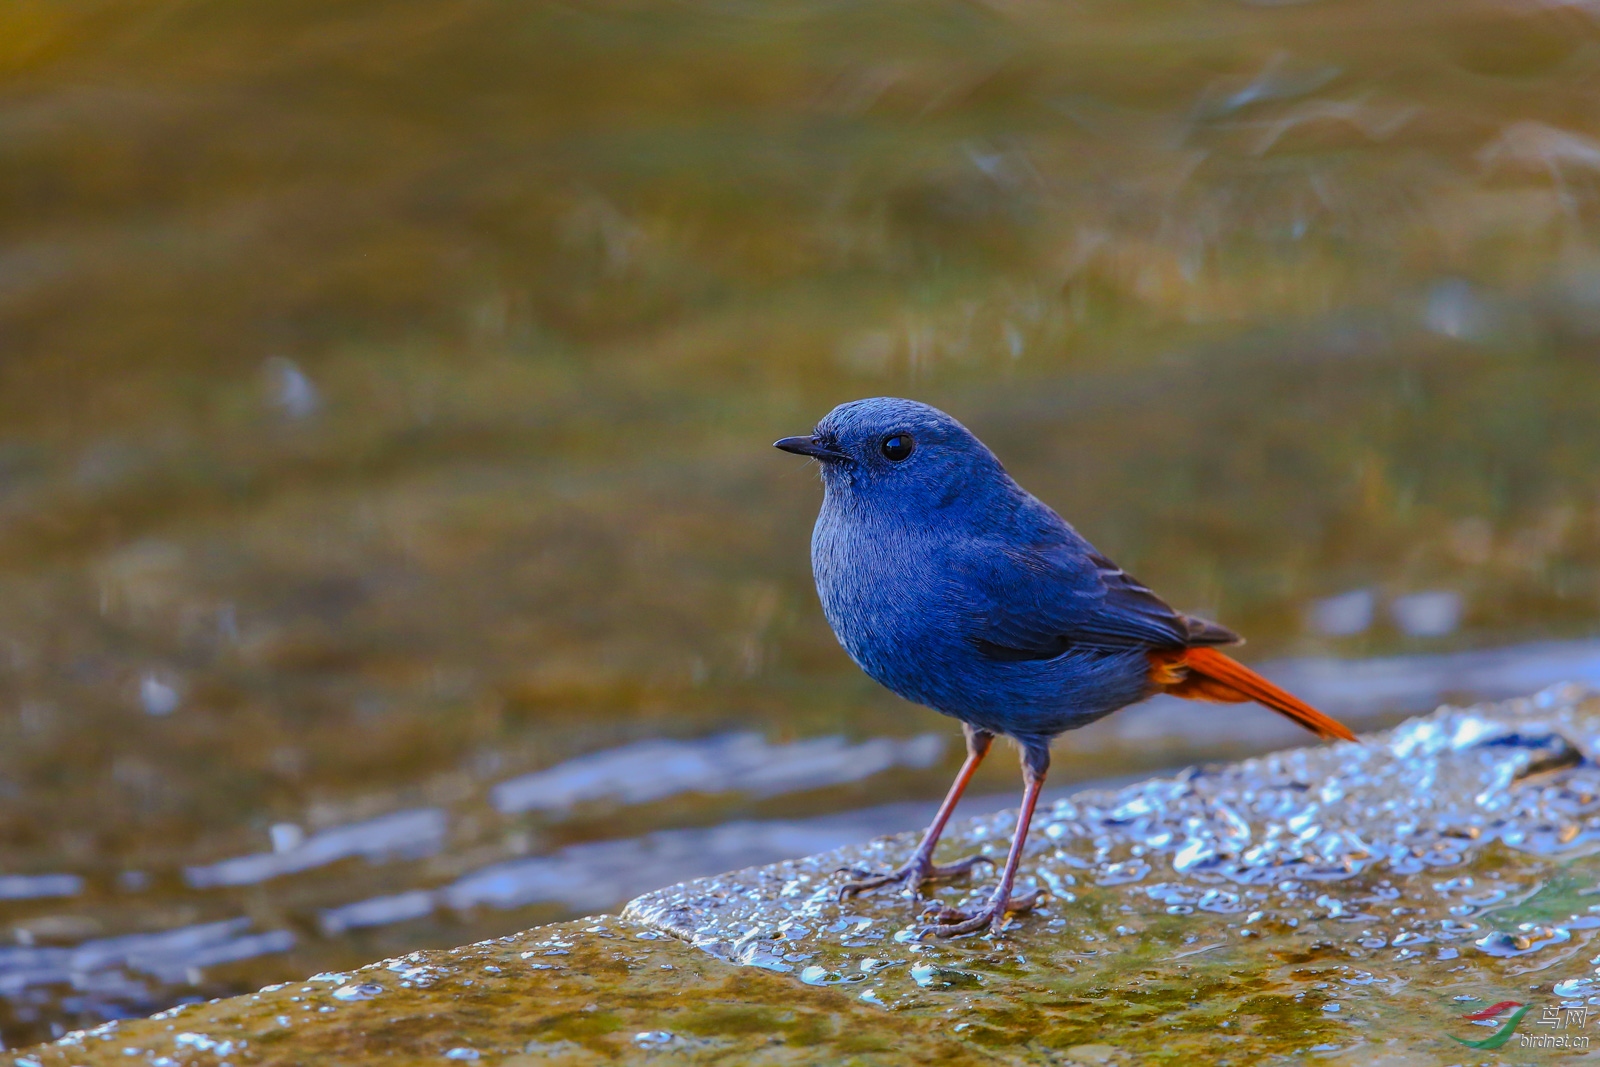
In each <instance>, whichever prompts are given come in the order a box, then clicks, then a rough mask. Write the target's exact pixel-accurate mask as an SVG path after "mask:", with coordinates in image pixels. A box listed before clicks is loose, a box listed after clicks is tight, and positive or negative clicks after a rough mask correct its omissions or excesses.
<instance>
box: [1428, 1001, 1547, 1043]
mask: <svg viewBox="0 0 1600 1067" xmlns="http://www.w3.org/2000/svg"><path fill="white" fill-rule="evenodd" d="M1531 1007H1532V1005H1529V1004H1523V1003H1521V1002H1520V1001H1516V1000H1502V1001H1501V1002H1500V1003H1498V1004H1491V1005H1489V1006H1488V1007H1487V1008H1484V1009H1483V1010H1481V1011H1475V1012H1473V1013H1472V1014H1470V1015H1463V1016H1462V1018H1463V1019H1465V1020H1467V1021H1468V1022H1473V1023H1479V1022H1483V1021H1485V1020H1487V1019H1493V1018H1496V1017H1497V1016H1499V1015H1500V1013H1501V1012H1505V1011H1511V1009H1512V1008H1515V1009H1516V1011H1513V1012H1511V1016H1510V1017H1509V1018H1508V1019H1506V1021H1505V1022H1504V1023H1503V1024H1502V1025H1501V1027H1500V1029H1498V1030H1496V1031H1495V1032H1494V1033H1492V1034H1490V1035H1489V1036H1488V1037H1486V1038H1484V1039H1483V1040H1482V1041H1463V1040H1462V1039H1461V1038H1459V1037H1457V1036H1456V1035H1454V1034H1451V1035H1449V1037H1450V1040H1452V1041H1459V1042H1460V1043H1461V1044H1463V1045H1465V1046H1467V1047H1468V1048H1485V1049H1488V1048H1499V1047H1500V1046H1501V1045H1503V1044H1505V1043H1506V1042H1507V1041H1510V1040H1511V1035H1512V1034H1514V1033H1516V1032H1517V1024H1518V1023H1520V1022H1521V1021H1522V1017H1523V1016H1524V1015H1526V1014H1528V1012H1529V1010H1530V1009H1531Z"/></svg>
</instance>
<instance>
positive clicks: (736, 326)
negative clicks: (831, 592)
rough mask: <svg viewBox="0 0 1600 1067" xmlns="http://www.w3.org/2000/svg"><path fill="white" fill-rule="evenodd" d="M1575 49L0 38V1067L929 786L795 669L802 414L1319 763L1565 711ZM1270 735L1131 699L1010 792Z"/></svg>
mask: <svg viewBox="0 0 1600 1067" xmlns="http://www.w3.org/2000/svg"><path fill="white" fill-rule="evenodd" d="M1597 46H1600V31H1597V27H1596V24H1595V21H1594V19H1593V16H1592V15H1591V14H1590V13H1589V12H1588V11H1587V10H1586V9H1583V8H1581V7H1577V6H1571V5H1568V6H1551V5H1535V4H1522V3H1518V2H1515V0H1501V2H1495V3H1488V2H1481V3H1480V2H1471V3H1465V4H1452V5H1437V6H1430V5H1417V4H1409V5H1398V6H1397V5H1388V4H1376V3H1366V2H1362V0H1319V2H1316V3H1308V4H1298V5H1288V6H1284V5H1266V6H1263V5H1251V4H1238V3H1233V2H1223V0H1207V2H1204V3H1199V4H1188V5H1171V4H1165V3H1159V2H1140V3H1136V4H1132V5H1130V4H1128V3H1125V2H1117V3H1111V2H1107V0H1088V2H1087V3H1081V4H1078V5H1075V6H1074V7H1072V8H1071V9H1070V10H1069V9H1065V8H1061V7H1059V6H1058V5H1048V4H1033V3H1027V2H1022V3H1006V4H998V3H996V4H986V5H948V4H943V3H938V2H931V0H930V2H926V3H922V2H919V3H913V4H907V5H900V6H894V7H883V6H871V5H852V4H813V3H809V2H798V0H796V2H778V3H762V4H745V3H715V4H696V3H683V4H678V5H675V6H673V7H671V8H670V9H660V8H652V7H649V6H642V5H633V4H628V3H617V4H602V5H588V6H578V7H573V6H570V5H566V6H563V5H535V6H529V5H498V4H484V3H480V2H477V0H431V2H429V3H426V4H422V3H405V2H397V0H383V2H379V0H357V2H354V3H349V4H341V5H337V6H335V7H327V6H321V7H319V6H316V5H312V6H309V7H307V6H304V5H302V6H292V5H283V4H273V3H267V4H256V5H236V4H224V3H221V2H218V0H199V2H191V3H186V4H182V5H177V4H168V3H165V2H162V0H148V2H140V3H129V4H117V5H110V4H98V5H97V4H88V5H44V6H40V5H27V6H25V7H17V6H15V5H13V6H11V7H8V8H5V9H3V10H0V134H3V136H0V221H3V228H0V233H3V234H4V237H3V238H0V351H3V352H4V358H3V359H0V930H5V929H9V930H10V932H11V933H10V940H11V941H12V942H13V944H12V945H11V946H10V947H7V948H4V949H0V953H12V952H15V953H16V955H15V956H14V957H13V956H11V955H3V954H0V983H3V986H4V989H5V990H7V991H9V992H7V993H6V996H5V999H4V1000H3V1001H0V1032H3V1034H4V1037H5V1039H6V1040H7V1041H8V1042H10V1043H13V1044H14V1043H15V1042H17V1041H19V1040H23V1039H27V1038H31V1037H40V1036H47V1035H48V1034H49V1033H50V1031H51V1030H52V1028H58V1027H62V1026H73V1025H80V1024H82V1025H93V1024H94V1023H95V1022H96V1021H98V1020H99V1019H100V1018H101V1017H104V1016H106V1015H115V1014H118V1013H126V1012H135V1011H144V1010H149V1009H153V1008H157V1007H161V1006H163V1005H166V1004H169V1003H172V1002H174V1001H176V1000H178V999H182V998H186V997H203V996H212V995H216V994H219V993H222V992H225V991H228V990H236V989H241V988H246V987H253V986H255V985H259V984H260V983H262V982H264V981H268V980H271V979H275V978H288V977H292V976H298V975H303V974H307V973H312V972H315V971H321V970H337V969H339V968H343V967H348V966H351V965H354V964H358V963H361V962H364V961H366V960H368V959H371V958H376V957H378V956H381V955H385V954H394V953H396V952H400V951H404V950H406V949H410V948H412V947H415V946H418V945H424V944H456V943H460V942H463V941H466V940H470V939H473V938H476V937H481V936H488V935H491V934H496V933H501V932H504V931H506V930H509V929H513V928H518V927H521V926H525V925H527V924H529V923H532V922H535V921H539V920H543V919H553V918H556V917H559V916H560V915H563V914H567V913H569V912H571V911H573V910H582V909H584V908H588V907H600V906H607V905H608V904H611V903H614V902H616V901H618V900H620V899H622V898H623V897H625V896H626V895H628V894H630V893H632V892H635V891H636V890H638V889H643V888H648V885H647V884H646V883H647V882H649V881H651V880H654V881H660V880H667V879H673V878H679V877H686V876H688V875H691V874H695V873H701V872H704V871H710V870H715V869H721V868H726V867H730V866H737V865H740V864H744V863H753V862H759V861H765V860H768V859H772V858H776V857H777V856H779V855H782V854H787V853H789V852H802V851H813V850H815V849H819V848H822V847H826V846H829V845H831V844H834V843H838V842H841V841H844V840H848V839H849V838H850V836H851V835H862V834H866V833H871V832H878V831H880V830H884V829H896V828H899V827H901V826H909V825H913V824H914V823H915V822H916V821H918V820H919V819H920V818H921V817H922V812H923V810H924V808H923V807H922V805H925V804H926V803H927V802H928V801H930V800H931V799H933V798H936V797H937V796H939V795H940V794H941V792H942V790H943V788H944V786H945V784H946V782H947V781H948V777H949V775H950V773H951V771H952V769H953V766H954V763H955V761H956V759H957V758H958V755H959V747H960V746H959V744H958V743H957V742H956V740H955V739H956V734H955V731H954V729H953V727H952V724H950V723H947V722H943V721H941V720H938V719H937V718H936V717H935V716H933V715H931V714H930V713H925V712H922V711H919V710H915V709H912V708H909V707H907V706H906V705H904V704H902V703H900V702H898V701H896V700H895V699H894V698H892V697H889V696H887V695H886V694H884V693H882V692H881V691H879V690H878V689H877V688H876V687H874V686H873V685H872V684H871V683H870V682H868V681H866V680H865V679H864V678H862V677H861V676H860V674H859V672H858V671H856V670H855V668H854V667H852V666H851V665H850V664H849V663H848V662H847V661H846V660H845V658H844V656H843V655H842V653H840V651H839V650H838V648H837V647H836V645H835V643H834V642H833V639H832V637H831V636H830V635H829V634H828V632H827V630H826V628H825V626H824V624H823V623H822V620H821V618H820V614H819V612H818V610H817V607H816V604H815V597H814V594H813V592H812V590H811V583H810V576H809V573H808V570H807V566H806V541H807V534H808V531H809V527H810V522H811V519H812V517H813V515H814V513H815V506H816V502H817V488H816V484H815V479H814V477H813V475H812V474H810V473H808V472H806V471H805V470H804V469H802V468H801V467H800V465H798V464H796V463H793V462H792V461H790V459H789V458H788V457H782V456H779V455H776V454H773V453H772V452H771V449H770V447H769V444H770V442H771V441H772V440H773V439H774V438H776V437H778V436H781V435H784V434H789V433H794V432H798V431H801V430H804V429H805V428H806V427H807V426H809V425H810V424H811V423H812V422H813V421H814V420H815V419H816V418H817V417H818V416H819V415H820V414H821V413H823V412H824V411H826V410H827V409H828V408H829V407H831V406H832V405H833V404H834V403H836V402H838V401H840V400H844V399H848V398H852V397H856V396H863V395H872V394H879V393H898V394H910V395H914V396H917V397H919V398H922V399H927V400H930V401H932V402H935V403H938V404H940V405H941V406H944V407H947V408H949V409H950V410H952V411H953V412H955V413H956V414H958V415H959V416H961V417H962V418H963V419H964V420H965V421H967V422H969V424H970V425H972V426H973V427H974V428H975V429H976V430H977V431H978V432H979V433H980V434H981V435H983V436H984V437H985V439H986V440H988V441H990V442H991V443H992V444H993V445H994V446H995V447H996V449H997V450H998V451H999V452H1000V454H1001V456H1002V458H1003V459H1004V460H1005V461H1006V463H1007V464H1008V466H1009V467H1010V469H1011V470H1013V472H1014V473H1016V474H1017V475H1018V477H1019V478H1020V480H1022V481H1023V482H1024V483H1025V484H1027V485H1028V486H1029V487H1030V488H1033V489H1034V490H1035V491H1037V492H1039V493H1040V494H1041V495H1042V496H1044V497H1045V499H1046V500H1048V501H1049V502H1051V503H1053V504H1055V505H1057V506H1059V507H1060V508H1061V509H1062V510H1063V511H1064V512H1065V513H1066V514H1067V515H1068V516H1069V517H1070V518H1071V519H1072V520H1073V521H1074V522H1075V523H1077V524H1078V525H1079V526H1080V527H1081V528H1082V529H1083V530H1084V532H1085V533H1086V534H1087V535H1089V536H1090V537H1091V538H1092V539H1093V540H1094V541H1096V543H1097V544H1099V545H1100V546H1101V547H1102V548H1104V549H1105V550H1106V551H1107V552H1109V553H1110V554H1112V555H1113V556H1114V557H1115V558H1117V559H1118V560H1119V562H1122V563H1123V564H1124V565H1126V566H1128V567H1129V568H1130V569H1131V570H1132V571H1133V572H1134V573H1136V574H1138V575H1139V576H1140V577H1141V578H1142V579H1144V580H1145V581H1147V582H1149V583H1151V584H1152V585H1154V586H1155V587H1156V588H1157V589H1158V590H1160V591H1162V592H1163V593H1164V594H1165V595H1167V596H1168V597H1169V598H1170V599H1172V600H1174V601H1175V602H1176V603H1177V604H1178V605H1180V606H1181V607H1184V608H1187V609H1191V610H1195V611H1200V612H1203V613H1207V614H1210V615H1214V616H1216V617H1219V618H1221V619H1223V620H1224V621H1225V622H1227V623H1228V624H1229V625H1230V626H1234V627H1236V628H1238V629H1240V630H1241V631H1243V632H1245V633H1247V634H1248V635H1250V637H1251V640H1252V644H1251V645H1250V646H1249V647H1248V649H1247V651H1248V652H1249V653H1250V654H1251V656H1252V657H1253V658H1254V659H1256V660H1258V661H1264V662H1265V663H1266V664H1267V665H1268V666H1269V668H1270V669H1271V670H1272V671H1274V672H1275V674H1276V676H1277V677H1279V678H1280V679H1281V680H1283V681H1285V682H1287V683H1288V684H1290V685H1292V686H1294V687H1297V688H1299V689H1301V690H1303V691H1304V692H1306V694H1307V695H1309V696H1312V697H1314V698H1316V699H1318V700H1321V701H1324V702H1326V703H1327V704H1328V705H1329V707H1330V710H1333V711H1335V712H1338V713H1340V714H1341V715H1343V716H1349V717H1351V718H1353V719H1356V720H1357V721H1359V722H1360V723H1362V724H1363V725H1372V724H1375V723H1378V722H1381V721H1387V720H1386V718H1385V717H1386V716H1389V715H1393V714H1395V713H1398V712H1400V711H1403V710H1414V709H1417V708H1420V707H1425V706H1427V704H1428V703H1429V702H1433V701H1436V700H1438V699H1441V698H1451V699H1458V698H1463V697H1467V696H1476V695H1483V696H1494V695H1501V694H1503V693H1507V692H1514V691H1528V690H1531V689H1534V688H1536V687H1538V686H1539V685H1542V684H1545V683H1547V682H1550V681H1554V680H1556V679H1558V678H1562V677H1568V676H1571V677H1577V678H1581V679H1591V678H1593V676H1594V675H1595V673H1596V668H1595V663H1596V654H1595V651H1594V649H1593V647H1592V645H1591V644H1590V643H1589V642H1588V638H1590V637H1591V636H1592V634H1593V633H1594V620H1595V616H1596V611H1597V608H1600V536H1597V534H1600V420H1597V419H1596V418H1595V400H1594V398H1595V397H1596V396H1597V395H1600V361H1597V360H1596V358H1595V345H1596V338H1597V337H1600V241H1597V232H1596V225H1597V223H1600V181H1597V177H1600V118H1596V115H1595V112H1594V109H1593V108H1592V107H1589V106H1588V99H1589V95H1590V91H1591V86H1592V84H1593V83H1594V77H1595V74H1596V73H1597V68H1600V47H1597ZM1348 661H1356V662H1354V663H1350V662H1348ZM1279 730H1280V727H1279V725H1278V722H1277V720H1276V719H1275V718H1274V717H1273V716H1271V715H1269V714H1267V713H1265V712H1262V713H1260V714H1252V713H1246V712H1242V711H1241V712H1239V713H1237V714H1235V713H1232V712H1230V713H1228V714H1226V715H1219V714H1217V713H1216V711H1215V709H1209V710H1208V709H1203V708H1201V709H1197V708H1194V707H1192V706H1191V707H1181V708H1180V707H1179V706H1177V705H1175V704H1171V703H1160V702H1157V703H1153V704H1152V705H1150V706H1149V707H1147V708H1143V709H1138V710H1135V711H1132V712H1129V713H1127V714H1125V715H1122V716H1116V717H1113V718H1112V719H1109V720H1106V721H1105V722H1103V723H1100V724H1097V725H1096V726H1095V727H1092V728H1090V729H1088V730H1085V731H1082V732H1081V733H1080V734H1077V735H1074V736H1073V737H1072V738H1070V739H1069V740H1067V741H1065V742H1063V743H1062V745H1061V746H1060V750H1059V755H1058V760H1057V765H1058V767H1059V771H1058V772H1057V777H1058V778H1059V779H1060V780H1061V781H1062V782H1066V781H1069V780H1072V779H1083V778H1087V777H1103V776H1106V775H1118V774H1125V773H1132V772H1136V771H1139V770H1153V769H1156V768H1158V767H1169V766H1173V765H1178V764H1183V763H1187V762H1191V761H1194V760H1197V759H1204V758H1212V757H1221V756H1228V755H1237V754H1239V753H1241V752H1243V751H1247V750H1251V749H1257V750H1258V749H1261V748H1265V747H1270V746H1273V745H1277V744H1280V743H1282V742H1283V741H1285V740H1287V739H1288V737H1287V735H1286V734H1282V733H1279V732H1278V731H1279ZM991 763H992V764H993V766H990V767H986V768H985V770H984V771H983V773H982V775H981V777H980V782H979V786H978V789H979V790H980V792H981V793H983V794H985V795H990V796H996V797H998V796H1001V795H1008V794H1009V793H1010V791H1011V790H1013V789H1014V787H1015V769H1014V767H1013V766H1011V765H1010V763H1009V760H1006V759H996V760H993V761H991ZM141 938H143V939H150V940H146V941H138V940H137V939H141ZM163 939H166V940H163ZM95 946H99V947H95ZM105 946H112V947H105ZM115 946H123V947H115ZM12 975H16V976H18V977H15V978H13V977H11V976H12Z"/></svg>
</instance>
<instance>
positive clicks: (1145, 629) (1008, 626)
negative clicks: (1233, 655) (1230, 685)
mask: <svg viewBox="0 0 1600 1067" xmlns="http://www.w3.org/2000/svg"><path fill="white" fill-rule="evenodd" d="M952 564H953V571H954V573H953V575H952V577H954V578H955V579H956V585H957V587H958V588H959V589H960V590H962V591H963V595H964V598H965V600H966V604H965V611H964V612H963V615H964V617H963V619H962V620H961V624H962V625H963V627H964V628H965V629H966V630H967V637H968V639H969V640H970V641H971V642H972V643H973V644H974V645H975V646H976V647H977V648H978V649H979V651H981V652H983V653H984V654H985V655H987V656H989V657H991V658H993V659H998V660H1033V659H1053V658H1054V657H1056V656H1059V655H1061V654H1063V653H1065V652H1068V651H1071V650H1074V649H1076V650H1082V651H1098V652H1120V651H1127V650H1131V649H1152V648H1179V647H1184V646H1187V645H1191V644H1233V643H1236V642H1237V641H1238V640H1239V638H1238V637H1237V636H1236V635H1234V634H1233V632H1232V631H1230V630H1228V629H1226V628H1225V627H1222V626H1219V625H1217V624H1216V623H1212V622H1207V621H1205V620H1203V619H1193V618H1190V617H1189V616H1186V615H1182V614H1180V613H1179V612H1177V611H1174V610H1173V609H1172V608H1171V607H1170V606H1169V605H1168V604H1167V603H1166V602H1165V601H1163V600H1162V599H1161V598H1160V597H1158V596H1156V595H1155V594H1154V593H1152V592H1151V591H1150V590H1149V589H1147V588H1145V587H1144V586H1143V585H1141V584H1140V583H1139V582H1138V581H1137V580H1135V579H1134V578H1132V577H1130V576H1129V575H1128V574H1127V573H1125V572H1124V571H1123V570H1122V568H1120V567H1118V566H1117V565H1116V564H1114V563H1112V562H1111V561H1110V560H1108V559H1106V558H1105V557H1104V556H1102V555H1100V554H1099V553H1098V552H1096V551H1095V550H1094V549H1093V548H1092V547H1091V546H1090V545H1089V544H1088V542H1086V541H1084V540H1083V539H1082V538H1075V540H1074V539H1061V540H1056V539H1051V540H1050V541H1049V542H1047V543H1044V544H1035V545H1027V546H1024V547H1020V548H1019V547H1017V546H1014V545H1010V546H1008V545H1004V544H1002V543H1000V542H998V541H977V540H974V541H969V542H967V544H966V545H965V546H964V547H963V549H962V550H961V552H960V554H959V556H958V558H957V559H955V560H953V561H952Z"/></svg>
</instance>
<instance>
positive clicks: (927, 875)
mask: <svg viewBox="0 0 1600 1067" xmlns="http://www.w3.org/2000/svg"><path fill="white" fill-rule="evenodd" d="M980 863H988V864H993V863H994V861H993V860H991V859H990V858H989V857H988V856H983V855H977V856H968V857H967V858H966V859H963V860H957V861H956V862H954V863H946V864H944V865H942V866H941V865H939V864H936V863H934V862H933V861H932V860H930V859H929V858H928V857H926V856H915V857H913V858H912V860H911V862H909V863H907V864H906V865H905V866H903V867H901V868H899V869H898V870H894V871H890V872H888V873H887V874H878V873H875V872H873V871H869V870H865V869H863V868H860V867H840V868H839V871H838V872H836V873H842V874H853V875H855V876H856V879H857V880H856V881H854V882H846V883H845V884H844V885H842V886H840V887H839V901H840V903H843V902H844V901H846V900H848V899H849V898H851V897H853V896H855V895H856V894H857V893H866V892H868V891H870V890H873V889H879V888H881V887H883V886H886V885H897V884H903V885H904V886H905V888H906V889H908V890H910V891H911V895H912V896H914V897H915V896H918V895H920V893H921V890H922V885H923V883H924V882H944V881H949V880H950V879H952V878H959V877H961V876H962V875H964V874H966V873H967V872H968V871H970V870H972V868H974V867H976V866H977V865H978V864H980Z"/></svg>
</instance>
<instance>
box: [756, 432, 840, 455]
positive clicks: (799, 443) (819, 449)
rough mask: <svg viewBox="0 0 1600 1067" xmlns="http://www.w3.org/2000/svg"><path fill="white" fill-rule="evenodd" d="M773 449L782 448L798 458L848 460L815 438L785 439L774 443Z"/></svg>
mask: <svg viewBox="0 0 1600 1067" xmlns="http://www.w3.org/2000/svg"><path fill="white" fill-rule="evenodd" d="M772 447H773V448H781V449H783V450H784V451H785V452H793V453H794V454H795V455H797V456H810V457H811V458H812V459H821V460H830V459H846V458H847V457H846V456H845V454H844V453H843V452H835V451H834V450H833V449H831V448H829V447H828V446H827V445H825V444H823V443H822V442H821V441H819V440H817V439H816V437H815V436H810V437H785V438H784V439H783V440H781V441H774V442H772Z"/></svg>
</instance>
